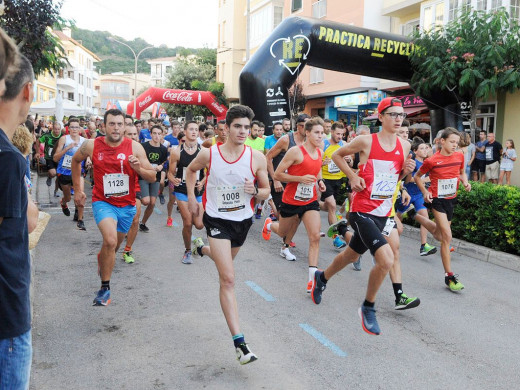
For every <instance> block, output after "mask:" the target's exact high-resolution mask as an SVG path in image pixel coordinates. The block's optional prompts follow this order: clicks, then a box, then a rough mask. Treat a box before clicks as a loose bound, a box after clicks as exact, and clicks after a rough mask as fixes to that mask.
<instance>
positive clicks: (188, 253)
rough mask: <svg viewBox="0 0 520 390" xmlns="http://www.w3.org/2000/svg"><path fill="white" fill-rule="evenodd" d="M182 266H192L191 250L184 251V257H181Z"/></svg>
mask: <svg viewBox="0 0 520 390" xmlns="http://www.w3.org/2000/svg"><path fill="white" fill-rule="evenodd" d="M182 264H193V260H192V259H191V250H188V251H184V256H182Z"/></svg>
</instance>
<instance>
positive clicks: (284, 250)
mask: <svg viewBox="0 0 520 390" xmlns="http://www.w3.org/2000/svg"><path fill="white" fill-rule="evenodd" d="M280 256H282V257H285V259H286V260H289V261H294V260H296V256H294V255H293V254H292V253H291V252H290V251H289V248H282V249H280Z"/></svg>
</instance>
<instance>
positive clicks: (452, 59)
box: [410, 8, 520, 131]
mask: <svg viewBox="0 0 520 390" xmlns="http://www.w3.org/2000/svg"><path fill="white" fill-rule="evenodd" d="M519 32H520V29H519V25H518V22H517V21H516V19H511V18H510V17H509V14H508V13H507V12H506V11H505V10H504V9H503V8H502V9H499V10H498V11H494V12H490V13H486V12H484V11H468V12H465V13H463V14H462V15H460V17H459V18H457V19H455V20H453V21H451V22H449V23H448V24H446V25H445V26H442V27H439V28H437V29H432V30H429V31H418V32H416V33H415V34H414V36H413V42H414V45H415V48H416V50H414V51H413V53H412V54H411V55H410V61H411V63H412V67H413V70H414V75H413V77H412V80H411V86H412V87H413V88H414V90H415V91H416V93H417V94H418V95H421V96H432V94H435V92H436V91H439V90H440V91H450V92H453V93H454V94H455V95H456V97H457V99H458V100H459V101H461V100H466V101H467V100H470V101H471V105H472V109H471V128H472V131H474V126H475V118H476V110H477V108H478V105H479V103H480V102H481V101H484V100H487V99H488V98H489V97H491V96H496V95H497V93H499V92H502V91H507V92H510V93H513V92H514V91H516V90H517V89H518V88H520V73H519V70H520V45H519V36H520V35H519Z"/></svg>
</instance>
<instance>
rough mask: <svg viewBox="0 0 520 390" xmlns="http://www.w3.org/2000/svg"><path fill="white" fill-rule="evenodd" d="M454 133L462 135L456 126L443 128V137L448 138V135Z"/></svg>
mask: <svg viewBox="0 0 520 390" xmlns="http://www.w3.org/2000/svg"><path fill="white" fill-rule="evenodd" d="M453 134H455V135H458V136H459V137H460V133H459V131H458V130H457V129H455V128H454V127H446V128H445V129H444V130H442V135H441V138H442V139H448V137H449V136H450V135H453Z"/></svg>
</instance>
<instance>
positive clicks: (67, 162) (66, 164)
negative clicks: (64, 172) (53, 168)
mask: <svg viewBox="0 0 520 390" xmlns="http://www.w3.org/2000/svg"><path fill="white" fill-rule="evenodd" d="M61 166H62V167H63V168H66V169H70V168H71V167H72V156H70V155H68V154H66V155H65V156H63V162H62V163H61Z"/></svg>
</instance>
